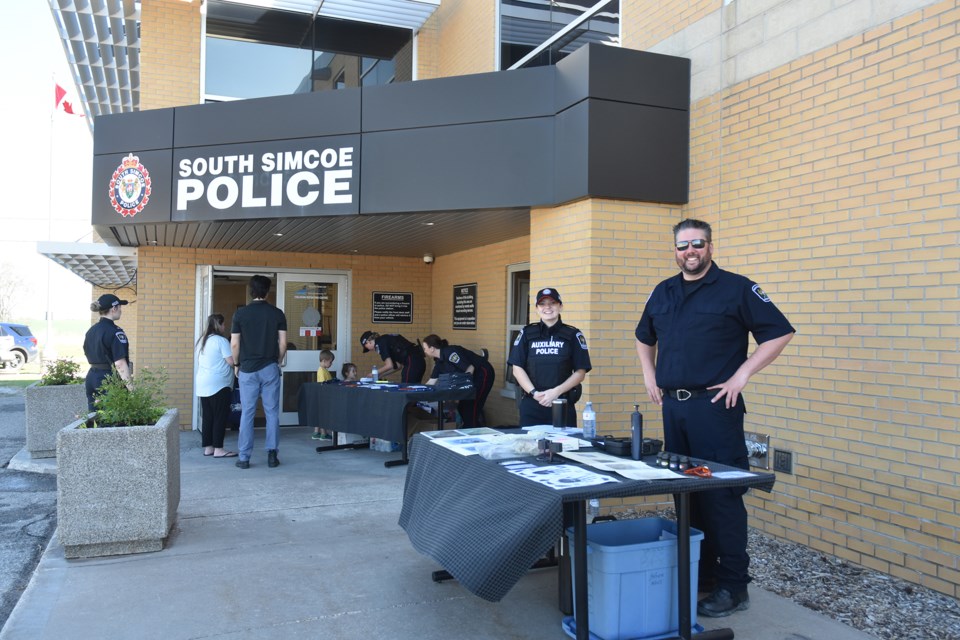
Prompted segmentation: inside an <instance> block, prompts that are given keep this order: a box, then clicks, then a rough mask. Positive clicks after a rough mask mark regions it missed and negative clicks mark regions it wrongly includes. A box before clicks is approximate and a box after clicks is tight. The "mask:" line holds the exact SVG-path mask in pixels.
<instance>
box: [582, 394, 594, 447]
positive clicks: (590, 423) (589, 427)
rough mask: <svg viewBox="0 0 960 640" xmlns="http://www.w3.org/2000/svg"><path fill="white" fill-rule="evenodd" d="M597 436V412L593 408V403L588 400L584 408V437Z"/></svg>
mask: <svg viewBox="0 0 960 640" xmlns="http://www.w3.org/2000/svg"><path fill="white" fill-rule="evenodd" d="M596 437H597V412H596V411H594V410H593V403H592V402H588V403H587V406H586V407H584V408H583V438H584V440H594V439H596Z"/></svg>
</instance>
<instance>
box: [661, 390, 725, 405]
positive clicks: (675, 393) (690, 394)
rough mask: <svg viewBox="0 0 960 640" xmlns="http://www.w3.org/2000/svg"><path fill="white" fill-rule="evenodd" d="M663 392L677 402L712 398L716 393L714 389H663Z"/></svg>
mask: <svg viewBox="0 0 960 640" xmlns="http://www.w3.org/2000/svg"><path fill="white" fill-rule="evenodd" d="M663 391H664V393H666V394H667V395H668V396H670V397H671V398H673V399H674V400H679V401H680V402H683V401H685V400H689V399H690V398H699V397H701V396H712V395H714V394H715V393H716V390H714V389H664V390H663Z"/></svg>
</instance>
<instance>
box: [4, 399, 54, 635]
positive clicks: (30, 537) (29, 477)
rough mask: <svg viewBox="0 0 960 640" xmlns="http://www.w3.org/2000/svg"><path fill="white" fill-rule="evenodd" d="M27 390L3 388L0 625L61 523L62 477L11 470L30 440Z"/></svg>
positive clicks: (14, 604) (14, 603) (13, 605)
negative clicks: (59, 494)
mask: <svg viewBox="0 0 960 640" xmlns="http://www.w3.org/2000/svg"><path fill="white" fill-rule="evenodd" d="M22 394H23V392H22V390H21V389H15V388H10V387H0V594H2V598H0V626H3V624H4V623H5V622H6V621H7V617H9V615H10V612H11V611H13V608H14V607H15V606H16V604H17V601H18V600H19V599H20V595H21V594H22V593H23V590H24V589H26V588H27V584H28V583H29V582H30V577H31V576H32V575H33V570H34V569H35V568H36V566H37V563H38V562H40V556H41V554H42V553H43V550H44V548H45V547H46V546H47V543H48V542H49V540H50V536H52V535H53V531H54V529H55V528H56V526H57V477H56V475H54V474H52V473H31V472H27V471H16V470H13V469H10V468H9V463H10V460H11V459H12V458H13V457H14V456H15V455H16V454H17V453H18V452H19V451H20V450H21V449H22V448H23V447H24V445H25V444H26V434H25V431H24V429H25V427H24V415H23V395H22Z"/></svg>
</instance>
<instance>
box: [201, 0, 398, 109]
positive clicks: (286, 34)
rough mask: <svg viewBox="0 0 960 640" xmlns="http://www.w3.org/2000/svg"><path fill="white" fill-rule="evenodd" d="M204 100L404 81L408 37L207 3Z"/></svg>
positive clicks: (214, 0)
mask: <svg viewBox="0 0 960 640" xmlns="http://www.w3.org/2000/svg"><path fill="white" fill-rule="evenodd" d="M206 33H207V38H206V41H205V46H206V51H205V61H206V62H205V69H204V73H205V79H204V83H205V94H206V95H205V96H204V97H205V101H206V102H220V101H226V100H237V99H246V98H259V97H266V96H277V95H290V94H294V93H309V92H312V91H327V90H335V89H345V88H350V87H360V86H370V85H380V84H388V83H390V82H405V81H410V80H412V79H413V68H412V61H413V56H412V50H413V32H412V31H411V30H410V29H403V28H399V27H391V26H386V25H380V24H372V23H362V22H353V21H349V20H338V19H334V18H326V17H323V16H311V15H309V14H300V13H294V12H289V11H278V10H272V9H264V8H262V7H253V6H247V5H241V4H235V3H231V2H223V1H218V0H210V2H209V4H208V11H207V24H206Z"/></svg>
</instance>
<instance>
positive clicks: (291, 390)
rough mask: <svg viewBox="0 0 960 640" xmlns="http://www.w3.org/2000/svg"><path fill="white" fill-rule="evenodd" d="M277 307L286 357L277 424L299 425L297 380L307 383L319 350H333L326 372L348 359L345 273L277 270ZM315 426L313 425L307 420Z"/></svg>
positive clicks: (336, 369) (335, 370) (314, 371)
mask: <svg viewBox="0 0 960 640" xmlns="http://www.w3.org/2000/svg"><path fill="white" fill-rule="evenodd" d="M276 291H277V306H278V307H280V308H281V309H283V312H284V313H285V314H286V316H287V362H286V365H285V366H284V367H283V379H282V383H281V388H280V424H281V425H296V424H299V420H298V416H297V394H298V393H299V391H300V385H302V384H303V383H305V382H313V381H314V380H315V379H316V374H317V369H318V368H319V366H320V352H321V351H322V350H324V349H327V350H329V351H332V352H333V355H334V358H335V359H334V361H333V367H332V372H333V373H336V374H337V377H340V376H339V371H340V367H341V366H343V363H344V362H346V361H348V360H349V358H350V345H351V344H352V340H351V338H350V302H349V301H350V280H349V275H348V274H347V273H345V272H328V271H314V272H310V273H283V272H281V273H278V274H277V281H276ZM307 426H316V425H307Z"/></svg>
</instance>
